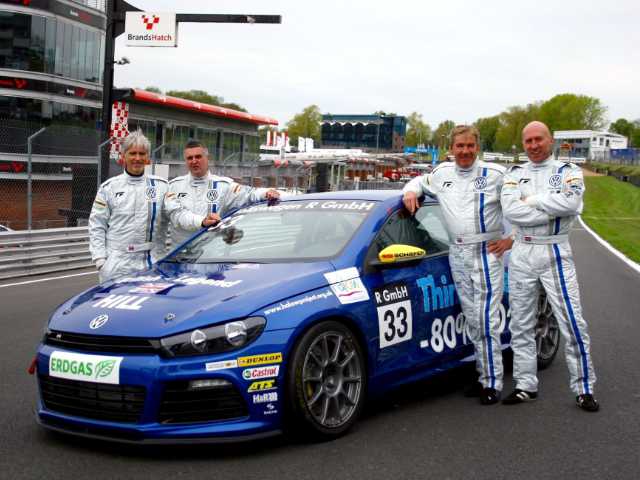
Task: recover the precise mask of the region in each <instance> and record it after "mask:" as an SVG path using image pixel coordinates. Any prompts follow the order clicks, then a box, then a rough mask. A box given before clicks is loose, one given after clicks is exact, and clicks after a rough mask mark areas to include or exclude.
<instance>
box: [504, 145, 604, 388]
mask: <svg viewBox="0 0 640 480" xmlns="http://www.w3.org/2000/svg"><path fill="white" fill-rule="evenodd" d="M583 192H584V181H583V178H582V171H581V170H580V168H578V167H576V166H575V165H573V164H570V163H562V162H559V161H556V160H554V159H553V158H552V157H549V158H548V159H547V160H545V161H544V162H542V163H540V164H535V163H532V162H529V163H527V164H525V165H523V166H514V167H512V168H511V169H510V170H509V172H508V173H507V174H506V175H505V179H504V185H503V188H502V208H503V210H504V215H505V218H506V219H507V220H508V221H509V222H511V223H512V224H514V225H516V226H517V227H518V232H517V234H516V241H515V244H514V246H513V251H512V253H511V257H510V259H509V303H510V305H511V326H510V330H511V347H512V349H513V378H514V379H515V381H516V388H519V389H521V390H526V391H529V392H536V391H537V390H538V378H537V375H536V372H537V355H536V341H535V329H536V320H537V306H538V295H539V292H538V282H540V283H541V284H542V286H543V288H544V290H545V291H546V293H547V298H548V300H549V302H550V303H551V307H552V309H553V313H554V315H555V317H556V319H557V320H558V324H559V327H560V332H561V333H562V336H563V337H564V339H565V343H566V345H565V356H566V360H567V365H568V367H569V375H570V386H571V389H572V390H573V391H574V392H575V393H576V395H581V394H583V393H591V394H592V393H593V384H594V383H595V381H596V376H595V373H594V370H593V364H592V362H591V354H590V348H589V344H590V342H589V335H588V333H587V324H586V322H585V321H584V319H583V318H582V309H581V307H580V293H579V290H578V279H577V277H576V271H575V268H574V263H573V258H572V254H571V247H570V245H569V229H570V228H571V225H572V224H573V222H574V220H575V219H576V216H577V215H578V214H580V213H581V212H582V195H583Z"/></svg>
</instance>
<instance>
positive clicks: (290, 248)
mask: <svg viewBox="0 0 640 480" xmlns="http://www.w3.org/2000/svg"><path fill="white" fill-rule="evenodd" d="M375 205H376V202H374V201H364V200H321V201H317V200H305V201H288V202H283V203H280V204H277V205H272V206H269V205H264V204H261V205H254V206H252V207H248V208H245V209H242V210H240V211H238V212H237V213H235V214H234V215H232V216H230V217H227V218H225V219H224V220H223V221H222V222H221V223H219V224H218V225H216V226H215V227H212V228H210V229H209V231H207V232H206V233H204V234H202V235H201V236H199V237H197V238H196V239H194V240H193V241H191V242H189V243H188V244H186V245H185V246H184V247H183V248H181V249H180V250H177V251H176V252H174V253H173V254H172V255H171V256H170V257H168V258H167V259H166V260H165V261H169V262H179V263H226V262H243V263H244V262H257V263H276V262H283V261H292V260H295V261H304V260H311V259H314V260H317V259H324V258H331V257H333V256H335V255H337V254H338V253H339V252H340V251H341V250H342V249H343V248H344V247H345V245H346V244H347V242H348V241H349V240H350V239H351V237H352V236H353V234H354V233H355V232H356V230H357V229H358V227H359V226H360V225H361V224H362V222H363V220H364V219H365V218H366V217H367V215H368V214H369V213H370V212H371V211H372V210H373V209H374V207H375Z"/></svg>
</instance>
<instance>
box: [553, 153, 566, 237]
mask: <svg viewBox="0 0 640 480" xmlns="http://www.w3.org/2000/svg"><path fill="white" fill-rule="evenodd" d="M566 166H567V164H566V163H565V164H564V165H562V166H561V167H560V168H559V169H558V171H557V173H558V174H560V173H562V170H564V168H565V167H566ZM558 233H560V217H556V219H555V223H554V226H553V234H554V235H558Z"/></svg>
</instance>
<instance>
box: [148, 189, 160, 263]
mask: <svg viewBox="0 0 640 480" xmlns="http://www.w3.org/2000/svg"><path fill="white" fill-rule="evenodd" d="M149 182H150V183H151V186H152V187H155V181H154V180H153V178H150V179H149ZM157 194H158V192H156V195H154V196H153V205H152V207H151V209H152V210H151V224H150V225H149V240H148V241H149V242H153V225H154V224H155V223H156V208H157V205H156V198H157ZM147 265H148V266H149V268H151V250H148V251H147Z"/></svg>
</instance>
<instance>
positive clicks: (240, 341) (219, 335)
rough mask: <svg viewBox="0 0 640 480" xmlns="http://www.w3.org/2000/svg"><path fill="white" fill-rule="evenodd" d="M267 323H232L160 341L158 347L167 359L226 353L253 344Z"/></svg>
mask: <svg viewBox="0 0 640 480" xmlns="http://www.w3.org/2000/svg"><path fill="white" fill-rule="evenodd" d="M266 323H267V322H266V320H265V319H264V318H262V317H250V318H245V319H244V320H234V321H232V322H227V323H223V324H221V325H215V326H213V327H208V328H198V329H196V330H192V331H189V332H184V333H179V334H178V335H173V336H171V337H167V338H163V339H161V340H160V344H161V345H162V351H163V352H164V353H165V354H166V355H167V356H170V357H181V356H187V355H207V354H212V353H223V352H229V351H231V350H236V349H238V348H240V347H244V346H245V345H248V344H249V343H251V342H253V341H254V340H255V339H256V338H258V336H259V335H260V334H261V333H262V331H263V330H264V326H265V324H266Z"/></svg>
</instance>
